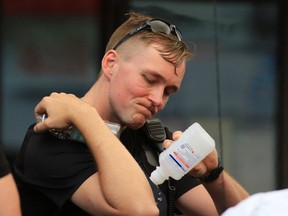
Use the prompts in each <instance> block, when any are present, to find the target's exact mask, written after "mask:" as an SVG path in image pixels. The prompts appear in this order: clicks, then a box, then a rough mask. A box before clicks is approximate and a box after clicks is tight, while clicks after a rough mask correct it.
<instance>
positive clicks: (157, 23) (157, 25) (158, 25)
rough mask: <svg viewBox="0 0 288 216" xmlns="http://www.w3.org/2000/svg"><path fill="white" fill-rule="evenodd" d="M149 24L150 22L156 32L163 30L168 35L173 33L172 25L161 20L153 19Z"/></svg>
mask: <svg viewBox="0 0 288 216" xmlns="http://www.w3.org/2000/svg"><path fill="white" fill-rule="evenodd" d="M149 24H150V27H151V30H152V31H153V32H154V33H158V32H161V33H164V34H167V35H168V34H170V33H171V29H170V27H169V26H168V25H167V24H166V23H165V22H163V21H161V20H152V21H151V22H150V23H149Z"/></svg>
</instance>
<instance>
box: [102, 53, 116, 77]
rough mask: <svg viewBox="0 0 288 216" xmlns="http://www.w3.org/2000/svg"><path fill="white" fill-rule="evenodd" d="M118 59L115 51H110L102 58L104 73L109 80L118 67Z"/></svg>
mask: <svg viewBox="0 0 288 216" xmlns="http://www.w3.org/2000/svg"><path fill="white" fill-rule="evenodd" d="M117 57H118V54H117V52H116V51H115V50H109V51H107V52H106V53H105V55H104V56H103V58H102V62H101V64H102V73H103V75H104V76H105V77H107V78H109V79H110V77H111V75H112V74H113V71H114V70H115V66H116V65H117Z"/></svg>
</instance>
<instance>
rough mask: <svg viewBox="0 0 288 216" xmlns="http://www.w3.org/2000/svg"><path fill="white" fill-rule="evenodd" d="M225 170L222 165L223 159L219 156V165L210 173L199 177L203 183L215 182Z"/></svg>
mask: <svg viewBox="0 0 288 216" xmlns="http://www.w3.org/2000/svg"><path fill="white" fill-rule="evenodd" d="M223 170H224V168H223V166H222V163H221V160H220V158H219V157H218V166H217V168H216V169H214V170H212V171H211V172H210V173H209V174H208V175H206V176H204V177H202V178H199V180H200V181H201V182H202V183H209V182H213V181H214V180H216V179H217V178H218V177H219V176H220V174H221V173H222V172H223Z"/></svg>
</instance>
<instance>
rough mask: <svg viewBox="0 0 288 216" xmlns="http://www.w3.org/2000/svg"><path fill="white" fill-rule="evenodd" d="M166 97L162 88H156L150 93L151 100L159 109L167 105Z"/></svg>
mask: <svg viewBox="0 0 288 216" xmlns="http://www.w3.org/2000/svg"><path fill="white" fill-rule="evenodd" d="M165 98H166V97H165V95H164V90H163V89H161V88H157V89H154V90H153V91H151V93H150V95H149V100H150V101H152V103H153V105H154V106H155V107H156V108H157V110H158V111H159V110H161V109H162V108H163V106H164V105H165V100H166V99H165Z"/></svg>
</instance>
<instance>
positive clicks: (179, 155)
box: [169, 143, 201, 173]
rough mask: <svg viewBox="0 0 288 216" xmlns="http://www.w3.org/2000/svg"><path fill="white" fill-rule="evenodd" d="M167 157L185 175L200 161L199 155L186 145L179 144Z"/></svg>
mask: <svg viewBox="0 0 288 216" xmlns="http://www.w3.org/2000/svg"><path fill="white" fill-rule="evenodd" d="M169 156H170V158H171V159H172V160H173V161H174V162H175V163H176V164H177V165H178V166H179V167H180V169H182V170H183V171H184V172H185V173H186V172H187V171H188V170H189V169H190V168H191V167H193V166H194V165H196V164H197V163H198V162H199V161H200V160H201V155H200V154H198V153H197V152H196V151H195V149H193V148H192V147H191V146H190V145H189V144H188V143H183V144H181V145H180V146H179V147H178V148H176V149H175V150H174V151H173V152H171V153H170V154H169Z"/></svg>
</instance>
